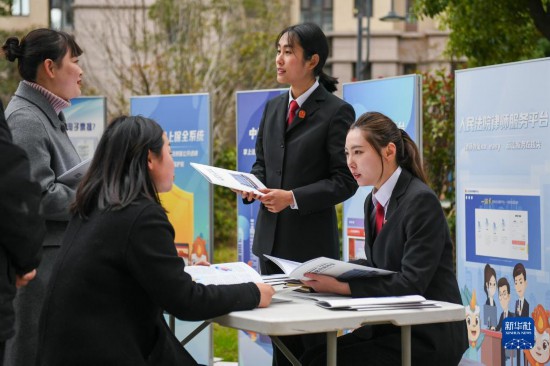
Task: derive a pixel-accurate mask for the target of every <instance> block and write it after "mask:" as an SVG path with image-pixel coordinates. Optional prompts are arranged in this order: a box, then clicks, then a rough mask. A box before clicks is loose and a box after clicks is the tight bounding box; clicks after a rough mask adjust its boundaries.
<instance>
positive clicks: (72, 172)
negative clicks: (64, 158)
mask: <svg viewBox="0 0 550 366" xmlns="http://www.w3.org/2000/svg"><path fill="white" fill-rule="evenodd" d="M91 162H92V158H89V159H86V160H83V161H81V162H80V163H78V164H77V165H75V166H73V167H72V168H71V169H69V170H67V171H66V172H65V173H63V174H61V175H60V176H59V177H57V181H58V182H59V183H63V184H65V185H67V186H74V185H76V184H77V183H78V182H80V180H81V179H82V177H83V176H84V174H86V172H87V171H88V168H89V167H90V163H91Z"/></svg>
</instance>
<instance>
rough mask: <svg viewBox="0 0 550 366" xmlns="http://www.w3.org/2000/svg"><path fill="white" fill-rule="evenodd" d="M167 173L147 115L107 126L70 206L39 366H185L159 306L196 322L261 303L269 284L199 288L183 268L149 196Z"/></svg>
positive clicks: (168, 162) (168, 158) (161, 188)
mask: <svg viewBox="0 0 550 366" xmlns="http://www.w3.org/2000/svg"><path fill="white" fill-rule="evenodd" d="M173 179H174V161H173V160H172V155H171V151H170V145H169V143H168V138H167V137H166V134H165V133H164V132H163V131H162V129H161V127H160V126H159V125H158V124H157V123H156V122H155V121H153V120H151V119H148V118H144V117H139V116H138V117H126V116H123V117H119V118H116V119H115V120H113V121H112V122H111V123H110V124H109V126H108V127H107V129H106V130H105V132H104V134H103V136H102V138H101V140H100V142H99V145H98V147H97V150H96V153H95V155H94V158H93V161H92V163H91V166H90V169H89V171H88V172H87V174H86V175H85V177H84V178H83V180H82V182H81V183H80V186H79V187H78V191H77V194H76V201H75V202H74V204H73V205H72V207H71V209H72V213H73V214H74V216H73V217H72V219H71V221H70V222H69V226H68V228H67V232H66V235H65V238H64V240H63V245H62V247H61V251H60V253H59V256H58V259H57V262H56V265H55V267H54V269H53V274H52V279H51V281H50V285H49V287H48V295H47V297H46V300H45V302H44V308H43V311H42V315H41V319H40V335H39V349H38V361H39V362H38V365H52V366H56V365H118V366H123V365H128V366H139V365H194V364H196V363H195V361H194V360H193V358H192V357H191V355H189V354H188V353H187V352H186V351H185V349H184V348H183V346H182V345H181V344H180V343H179V341H178V340H177V339H176V337H175V336H174V335H173V333H172V332H171V331H170V329H169V328H168V326H167V324H166V322H165V320H164V316H163V311H167V312H169V313H170V314H173V315H174V316H176V317H177V318H179V319H182V320H204V319H209V318H213V317H216V316H219V315H223V314H226V313H229V312H231V311H236V310H249V309H253V308H255V307H257V306H259V307H266V306H268V305H269V303H270V302H271V296H272V295H273V293H274V290H273V288H272V287H271V286H269V285H266V284H263V283H258V284H254V283H243V284H236V285H220V286H215V285H209V286H205V285H202V284H197V283H195V282H193V281H192V279H191V277H190V276H189V275H188V274H187V273H186V272H185V271H184V266H185V265H184V262H183V261H182V259H181V258H179V257H178V255H177V252H176V248H175V246H174V229H173V228H172V225H170V223H169V221H168V218H167V216H166V213H165V211H164V209H163V208H162V206H161V205H160V202H159V198H158V193H161V192H167V191H169V190H170V189H171V187H172V182H173Z"/></svg>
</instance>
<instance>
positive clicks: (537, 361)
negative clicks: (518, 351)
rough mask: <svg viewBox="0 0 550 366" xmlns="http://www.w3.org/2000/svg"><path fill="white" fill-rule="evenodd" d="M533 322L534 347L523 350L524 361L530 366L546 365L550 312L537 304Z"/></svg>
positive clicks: (549, 333) (549, 339)
mask: <svg viewBox="0 0 550 366" xmlns="http://www.w3.org/2000/svg"><path fill="white" fill-rule="evenodd" d="M532 317H533V320H534V321H535V346H534V347H533V348H532V349H529V350H524V351H523V352H524V354H525V359H526V360H527V362H528V363H529V365H531V366H542V365H546V363H548V361H550V324H549V323H548V317H550V311H548V310H545V309H544V307H543V306H542V305H540V304H538V305H537V306H536V307H535V310H534V311H533V314H532Z"/></svg>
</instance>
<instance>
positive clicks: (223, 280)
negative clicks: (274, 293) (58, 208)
mask: <svg viewBox="0 0 550 366" xmlns="http://www.w3.org/2000/svg"><path fill="white" fill-rule="evenodd" d="M185 272H187V273H189V275H191V277H192V278H193V281H195V282H197V283H202V284H203V285H231V284H235V283H245V282H254V283H261V282H263V280H262V277H261V276H260V274H259V273H258V272H256V271H255V270H254V268H252V267H250V266H249V265H248V264H246V263H243V262H232V263H221V264H212V265H210V266H185Z"/></svg>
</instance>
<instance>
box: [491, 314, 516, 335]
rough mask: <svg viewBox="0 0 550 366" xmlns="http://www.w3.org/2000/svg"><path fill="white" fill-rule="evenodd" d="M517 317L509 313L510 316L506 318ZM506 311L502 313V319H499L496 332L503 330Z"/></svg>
mask: <svg viewBox="0 0 550 366" xmlns="http://www.w3.org/2000/svg"><path fill="white" fill-rule="evenodd" d="M515 317H516V313H514V312H513V311H508V315H507V316H506V318H515ZM504 319H505V318H504V311H503V312H502V313H500V318H499V319H498V324H497V326H496V328H495V330H496V331H497V332H500V330H501V329H502V322H503V321H504Z"/></svg>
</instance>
